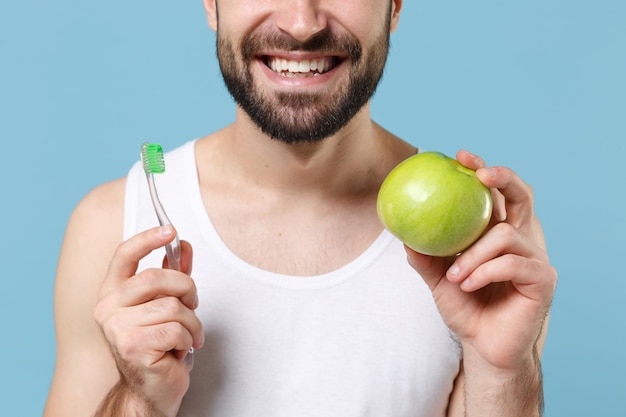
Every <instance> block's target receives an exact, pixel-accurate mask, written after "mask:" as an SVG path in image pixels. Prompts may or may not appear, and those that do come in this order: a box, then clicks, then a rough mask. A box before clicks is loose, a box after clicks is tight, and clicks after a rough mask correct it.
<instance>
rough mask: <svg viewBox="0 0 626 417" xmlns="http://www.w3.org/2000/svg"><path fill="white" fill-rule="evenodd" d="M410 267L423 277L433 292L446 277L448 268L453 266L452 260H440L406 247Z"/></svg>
mask: <svg viewBox="0 0 626 417" xmlns="http://www.w3.org/2000/svg"><path fill="white" fill-rule="evenodd" d="M404 250H405V251H406V254H407V261H408V262H409V265H411V267H412V268H413V269H415V271H417V273H418V274H420V276H421V277H422V279H423V280H424V282H426V285H428V287H429V288H430V290H431V291H433V290H434V289H435V288H436V287H437V285H438V284H439V282H440V281H441V279H442V278H444V277H445V275H446V271H447V269H448V267H449V266H450V265H451V264H452V260H451V258H439V257H435V256H430V255H424V254H422V253H419V252H415V251H414V250H413V249H411V248H409V247H408V246H406V245H404Z"/></svg>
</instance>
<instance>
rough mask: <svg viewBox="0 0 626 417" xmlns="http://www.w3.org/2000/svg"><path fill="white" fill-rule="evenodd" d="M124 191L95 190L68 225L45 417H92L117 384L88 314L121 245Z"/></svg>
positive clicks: (119, 185) (110, 186) (113, 187)
mask: <svg viewBox="0 0 626 417" xmlns="http://www.w3.org/2000/svg"><path fill="white" fill-rule="evenodd" d="M124 188H125V181H124V180H117V181H114V182H111V183H107V184H104V185H102V186H100V187H98V188H96V189H94V190H93V191H92V192H90V193H89V194H88V195H87V196H86V197H85V198H84V199H83V200H82V201H81V202H80V203H79V204H78V206H77V207H76V209H75V210H74V212H73V213H72V216H71V218H70V221H69V223H68V226H67V230H66V233H65V238H64V240H63V245H62V248H61V253H60V256H59V262H58V266H57V274H56V283H55V291H54V298H55V300H54V317H55V327H56V339H57V349H56V366H55V370H54V377H53V380H52V385H51V388H50V392H49V396H48V401H47V403H46V408H45V412H44V416H45V417H57V416H69V415H75V416H92V415H94V413H95V411H96V409H97V408H98V406H99V404H100V403H101V402H102V399H103V398H104V397H105V396H106V395H107V393H108V392H109V391H110V390H111V388H112V387H113V386H114V385H115V384H117V382H118V380H119V373H118V371H117V368H116V365H115V361H114V360H113V357H112V356H111V354H110V351H109V348H108V345H107V343H106V341H105V339H104V337H103V336H102V332H101V331H100V328H99V327H98V325H97V324H96V322H95V321H94V320H93V310H94V307H95V304H96V302H97V297H98V290H99V288H100V284H101V282H102V279H103V278H104V276H105V274H106V271H107V268H108V264H109V261H110V259H111V257H112V255H113V253H114V251H115V248H116V247H117V245H118V244H119V243H120V242H121V241H122V228H123V202H124Z"/></svg>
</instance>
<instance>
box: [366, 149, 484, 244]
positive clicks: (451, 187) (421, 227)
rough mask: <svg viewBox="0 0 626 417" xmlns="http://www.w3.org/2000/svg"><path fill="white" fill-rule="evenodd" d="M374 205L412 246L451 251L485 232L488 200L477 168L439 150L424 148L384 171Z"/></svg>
mask: <svg viewBox="0 0 626 417" xmlns="http://www.w3.org/2000/svg"><path fill="white" fill-rule="evenodd" d="M376 208H377V211H378V217H379V218H380V221H381V222H382V223H383V225H384V226H385V228H387V230H389V231H390V232H391V233H392V234H393V235H395V236H396V237H397V238H398V239H400V240H401V241H402V242H404V243H405V244H406V245H407V246H408V247H410V248H411V249H413V250H414V251H416V252H420V253H423V254H426V255H432V256H452V255H455V254H457V253H459V252H462V251H463V250H465V249H466V248H468V247H469V246H470V245H471V244H472V243H474V242H475V241H476V240H477V239H478V238H479V237H480V235H481V234H482V233H483V232H484V231H485V228H486V227H487V225H488V224H489V219H490V218H491V211H492V208H493V201H492V197H491V191H490V190H489V189H488V188H487V187H485V186H484V185H483V184H482V183H481V182H480V180H479V179H478V177H477V176H476V172H474V171H473V170H471V169H469V168H467V167H465V166H463V165H461V164H460V163H459V162H457V161H456V160H455V159H452V158H450V157H448V156H446V155H444V154H442V153H440V152H423V153H419V154H416V155H413V156H411V157H409V158H408V159H406V160H405V161H403V162H401V163H400V164H398V166H396V167H395V168H394V169H393V170H392V171H391V172H390V173H389V175H387V177H386V178H385V180H384V181H383V183H382V185H381V188H380V191H379V193H378V201H377V205H376Z"/></svg>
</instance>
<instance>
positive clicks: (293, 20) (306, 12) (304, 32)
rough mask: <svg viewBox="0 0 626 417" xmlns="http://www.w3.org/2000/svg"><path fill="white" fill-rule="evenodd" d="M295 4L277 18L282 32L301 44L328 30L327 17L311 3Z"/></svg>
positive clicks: (301, 2)
mask: <svg viewBox="0 0 626 417" xmlns="http://www.w3.org/2000/svg"><path fill="white" fill-rule="evenodd" d="M292 3H293V2H292ZM295 3H296V4H291V5H290V7H288V8H286V9H285V10H284V11H282V12H281V13H279V14H278V16H277V17H276V24H277V26H278V28H279V29H280V30H282V31H283V32H285V33H287V34H289V35H290V36H291V37H293V38H294V39H296V40H297V41H299V42H305V41H307V40H308V39H310V38H312V37H314V36H315V35H316V34H318V33H320V32H321V31H323V30H325V29H326V28H327V26H328V21H327V19H326V16H325V15H324V14H323V13H321V12H320V11H319V10H318V9H317V8H316V7H315V6H314V5H313V4H311V3H312V2H311V1H306V0H305V1H298V2H295Z"/></svg>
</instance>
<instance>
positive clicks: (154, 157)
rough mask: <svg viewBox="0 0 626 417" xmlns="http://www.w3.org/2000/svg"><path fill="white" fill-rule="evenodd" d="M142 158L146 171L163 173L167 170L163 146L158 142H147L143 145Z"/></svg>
mask: <svg viewBox="0 0 626 417" xmlns="http://www.w3.org/2000/svg"><path fill="white" fill-rule="evenodd" d="M141 160H142V162H143V170H144V171H145V172H146V173H151V174H162V173H164V172H165V158H163V148H162V147H161V145H159V144H158V143H147V142H146V143H144V144H143V145H141Z"/></svg>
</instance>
